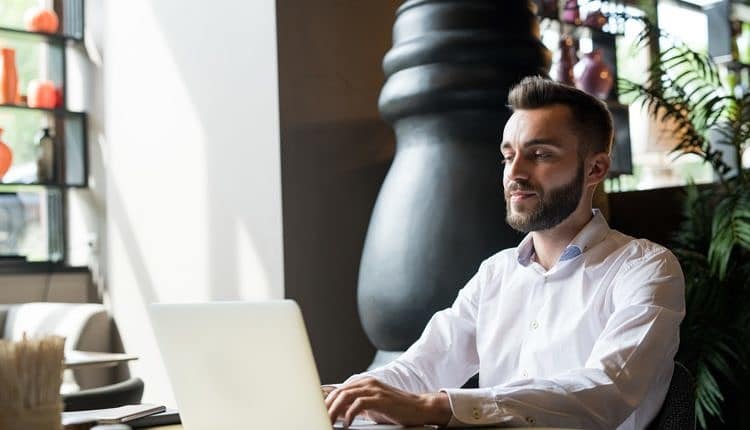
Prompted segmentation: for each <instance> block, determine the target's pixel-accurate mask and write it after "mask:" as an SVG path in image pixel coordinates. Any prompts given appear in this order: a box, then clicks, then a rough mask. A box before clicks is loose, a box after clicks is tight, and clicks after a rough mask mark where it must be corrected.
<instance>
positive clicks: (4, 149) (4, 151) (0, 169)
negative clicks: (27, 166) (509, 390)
mask: <svg viewBox="0 0 750 430" xmlns="http://www.w3.org/2000/svg"><path fill="white" fill-rule="evenodd" d="M2 139H3V129H2V128H0V180H2V179H3V176H5V174H6V173H7V172H8V169H10V165H11V163H13V152H12V151H11V150H10V147H9V146H8V145H6V144H5V142H3V140H2Z"/></svg>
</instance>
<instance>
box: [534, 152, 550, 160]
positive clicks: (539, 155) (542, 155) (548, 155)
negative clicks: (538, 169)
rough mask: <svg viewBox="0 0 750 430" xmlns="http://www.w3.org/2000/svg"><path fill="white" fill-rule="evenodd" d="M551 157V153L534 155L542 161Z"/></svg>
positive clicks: (536, 153)
mask: <svg viewBox="0 0 750 430" xmlns="http://www.w3.org/2000/svg"><path fill="white" fill-rule="evenodd" d="M551 156H552V154H550V153H549V152H535V153H534V158H537V159H541V160H544V159H545V158H549V157H551Z"/></svg>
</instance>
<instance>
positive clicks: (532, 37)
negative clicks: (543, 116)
mask: <svg viewBox="0 0 750 430" xmlns="http://www.w3.org/2000/svg"><path fill="white" fill-rule="evenodd" d="M538 36H539V34H538V21H537V17H536V16H535V15H534V14H533V13H532V10H531V8H530V6H529V2H527V1H526V0H503V1H488V0H408V1H406V2H404V3H403V4H402V5H401V6H400V7H399V9H398V10H397V12H396V21H395V24H394V26H393V47H392V48H391V49H390V51H388V53H387V54H386V55H385V58H384V60H383V69H384V72H385V77H386V81H385V84H384V85H383V89H382V91H381V93H380V100H379V110H380V113H381V115H382V117H383V118H384V119H385V121H386V122H388V123H389V124H390V125H391V126H392V127H393V129H394V131H395V135H396V142H397V143H396V153H395V156H394V159H393V163H392V164H391V167H390V170H389V171H388V173H387V175H386V178H385V181H384V182H383V185H382V187H381V188H380V192H379V194H378V198H377V201H376V203H375V207H374V209H373V212H372V216H371V218H370V225H369V228H368V231H367V236H366V239H365V243H364V249H363V252H362V259H361V263H360V269H359V281H358V286H357V301H358V309H359V314H360V318H361V320H362V326H363V328H364V330H365V333H366V334H367V336H368V338H369V339H370V341H371V342H372V344H373V345H374V346H375V347H376V348H377V349H378V352H377V354H376V357H375V360H374V361H373V363H372V366H377V365H380V364H382V363H383V360H381V358H383V357H385V359H384V360H387V357H393V356H395V355H397V354H398V351H403V350H405V349H406V348H407V347H408V346H409V345H411V344H412V343H413V342H414V341H415V340H416V339H417V338H418V337H419V335H420V333H421V332H422V330H423V329H424V327H425V325H426V324H427V321H428V320H429V319H430V317H431V316H432V315H433V314H434V313H435V312H436V311H438V310H440V309H444V308H445V307H447V306H450V304H451V303H452V302H453V300H454V299H455V298H456V293H457V292H458V290H459V289H460V288H462V287H463V286H464V284H465V283H466V282H467V281H468V280H469V278H471V276H472V275H473V274H474V272H475V271H476V270H477V268H478V267H479V264H480V263H481V262H482V261H483V260H484V259H486V258H488V257H489V256H491V255H492V254H494V253H496V252H498V251H500V250H501V249H504V248H507V247H511V246H515V245H516V244H517V243H518V241H519V239H520V235H518V234H517V233H515V232H514V231H513V230H512V229H511V228H510V227H508V226H507V224H506V223H505V200H504V198H503V190H502V183H501V180H500V178H501V176H502V166H501V165H500V163H499V162H498V160H499V153H498V144H499V139H500V137H499V136H500V135H501V133H502V130H503V126H504V124H505V122H506V121H507V119H508V118H509V117H510V110H509V109H508V107H507V106H506V104H507V96H508V91H509V89H510V88H511V86H513V85H514V84H515V83H517V82H519V81H520V80H521V79H522V78H523V77H525V76H529V75H545V74H547V73H548V71H549V60H550V56H549V52H548V50H547V49H546V48H545V47H544V45H543V44H542V43H541V41H540V40H539V37H538ZM389 352H391V353H392V354H389Z"/></svg>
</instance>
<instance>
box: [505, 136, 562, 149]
mask: <svg viewBox="0 0 750 430" xmlns="http://www.w3.org/2000/svg"><path fill="white" fill-rule="evenodd" d="M537 145H547V146H554V147H557V148H560V147H562V145H561V144H560V142H558V141H557V140H555V139H544V138H542V139H531V140H527V141H526V142H524V143H523V144H522V145H521V146H523V147H524V148H527V147H529V146H537ZM511 146H512V145H511V143H510V142H508V141H505V142H503V143H501V144H500V150H503V149H505V148H510V147H511Z"/></svg>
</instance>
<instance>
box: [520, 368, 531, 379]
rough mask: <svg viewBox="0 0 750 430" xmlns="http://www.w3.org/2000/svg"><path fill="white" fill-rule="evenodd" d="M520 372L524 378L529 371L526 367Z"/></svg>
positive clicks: (527, 375)
mask: <svg viewBox="0 0 750 430" xmlns="http://www.w3.org/2000/svg"><path fill="white" fill-rule="evenodd" d="M521 374H522V375H523V377H524V378H528V377H529V371H528V370H526V369H523V372H521Z"/></svg>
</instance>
